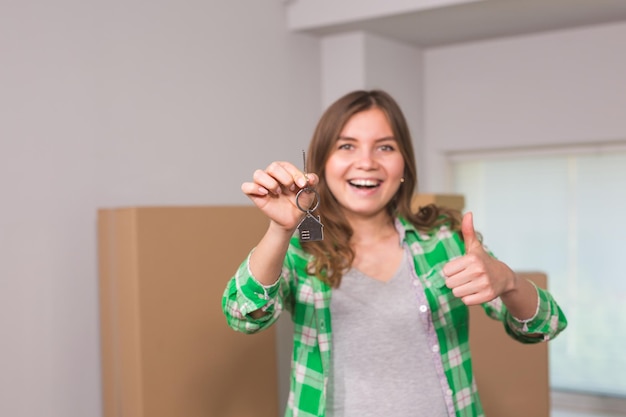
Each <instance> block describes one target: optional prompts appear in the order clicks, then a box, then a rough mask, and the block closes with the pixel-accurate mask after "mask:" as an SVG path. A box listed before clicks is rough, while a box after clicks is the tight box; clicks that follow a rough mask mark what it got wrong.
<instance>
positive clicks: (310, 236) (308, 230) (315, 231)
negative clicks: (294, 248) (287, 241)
mask: <svg viewBox="0 0 626 417" xmlns="http://www.w3.org/2000/svg"><path fill="white" fill-rule="evenodd" d="M298 231H299V232H300V241H301V242H314V241H317V240H323V239H324V225H323V224H322V222H321V221H320V216H317V217H315V216H314V215H312V214H311V213H310V212H307V214H306V216H304V219H302V220H301V221H300V224H298Z"/></svg>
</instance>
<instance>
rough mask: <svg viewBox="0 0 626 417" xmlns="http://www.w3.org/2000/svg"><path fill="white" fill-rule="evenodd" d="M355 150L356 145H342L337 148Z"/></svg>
mask: <svg viewBox="0 0 626 417" xmlns="http://www.w3.org/2000/svg"><path fill="white" fill-rule="evenodd" d="M353 148H354V145H352V144H351V143H340V144H339V146H337V149H343V150H350V149H353Z"/></svg>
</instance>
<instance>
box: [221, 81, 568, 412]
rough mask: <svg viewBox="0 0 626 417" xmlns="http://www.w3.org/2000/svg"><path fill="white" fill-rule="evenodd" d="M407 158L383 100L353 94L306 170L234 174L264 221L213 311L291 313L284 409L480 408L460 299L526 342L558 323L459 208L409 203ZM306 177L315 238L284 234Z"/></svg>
mask: <svg viewBox="0 0 626 417" xmlns="http://www.w3.org/2000/svg"><path fill="white" fill-rule="evenodd" d="M414 160H415V158H414V154H413V149H412V143H411V137H410V134H409V130H408V127H407V123H406V121H405V119H404V116H403V115H402V112H401V110H400V108H399V107H398V105H397V103H396V102H395V101H394V100H393V98H392V97H390V96H389V95H388V94H387V93H385V92H383V91H355V92H352V93H349V94H347V95H345V96H344V97H342V98H340V99H339V100H337V101H336V102H335V103H333V104H332V105H331V106H330V107H329V108H328V109H327V111H326V112H325V113H324V114H323V115H322V117H321V119H320V121H319V123H318V125H317V128H316V130H315V133H314V135H313V139H312V141H311V143H310V146H309V150H308V160H307V167H308V170H310V171H311V172H309V173H304V172H302V171H301V170H300V169H298V168H297V167H296V166H294V165H293V164H291V163H288V162H274V163H272V164H271V165H270V166H269V167H267V169H265V170H257V171H256V172H255V173H254V175H253V180H252V181H251V182H246V183H244V184H242V187H241V188H242V191H243V192H244V193H245V194H246V195H247V196H248V197H249V198H250V199H251V200H252V201H253V202H254V204H255V205H256V206H257V207H258V208H259V209H260V210H262V211H263V213H265V214H266V215H267V217H268V218H269V220H270V224H269V227H268V229H267V232H266V234H265V235H264V236H263V238H262V239H261V241H260V242H259V243H258V245H257V246H256V248H255V249H253V250H252V252H251V253H250V255H249V257H248V259H247V260H246V261H245V262H244V263H243V264H242V265H241V266H240V268H239V269H238V271H237V273H236V275H235V276H234V277H233V278H232V279H231V280H230V282H229V283H228V286H227V288H226V291H225V293H224V297H223V309H224V313H225V315H226V317H227V320H228V323H229V325H230V326H231V327H233V328H234V329H236V330H239V331H243V332H247V333H253V332H256V331H259V330H262V329H265V328H267V327H269V326H270V325H271V324H272V323H274V322H275V320H276V319H277V318H278V316H279V314H280V313H281V312H282V311H283V309H285V308H286V309H287V310H289V311H290V312H291V314H292V317H293V320H294V323H295V330H294V341H293V342H294V344H293V360H292V370H291V390H290V395H289V400H288V404H287V411H286V415H287V416H299V417H303V416H306V417H308V416H327V417H338V416H345V417H348V416H358V417H364V416H428V417H440V416H481V415H482V408H481V405H480V400H479V398H478V394H477V392H476V386H475V383H474V378H473V375H472V367H471V358H470V353H469V343H468V311H467V306H468V305H473V304H482V305H483V307H484V309H485V311H486V312H487V313H488V314H489V315H490V316H492V317H493V318H495V319H498V320H500V321H502V322H503V323H504V326H505V329H506V331H507V332H508V333H509V334H510V335H511V336H513V337H514V338H516V339H518V340H520V341H521V342H525V343H535V342H539V341H545V340H549V339H551V338H553V337H555V336H556V335H557V334H558V333H559V332H560V331H561V330H563V329H564V328H565V326H566V319H565V317H564V315H563V313H562V312H561V310H560V308H559V307H558V305H557V304H556V302H555V301H554V300H553V298H552V297H551V295H550V294H549V293H547V292H546V291H544V290H541V289H538V288H536V287H535V286H534V284H532V283H531V282H529V281H527V280H525V279H522V278H519V277H518V276H516V275H515V273H513V271H512V270H511V269H510V268H509V267H508V266H507V265H506V264H504V263H502V262H500V261H498V260H497V259H495V258H494V257H493V256H491V255H490V254H489V253H488V252H487V251H486V250H485V249H484V248H483V246H482V244H481V242H480V240H479V239H478V238H477V235H476V232H475V231H474V226H473V220H472V215H471V213H466V214H465V215H464V216H463V218H462V219H460V215H458V214H457V213H455V212H453V211H451V210H447V209H443V208H438V207H436V206H434V205H431V206H427V207H424V208H422V209H420V210H419V211H418V212H417V213H413V212H412V211H411V208H410V203H411V197H412V195H413V193H414V192H415V188H416V169H415V162H414ZM306 187H311V188H314V189H315V190H316V191H317V193H318V195H319V213H320V215H321V221H322V223H323V224H324V239H323V240H322V241H315V242H300V241H299V239H298V237H297V233H295V231H296V227H297V226H298V224H299V222H300V220H301V219H302V217H303V212H302V211H301V210H300V208H302V207H309V205H315V204H317V201H316V200H317V199H316V195H315V193H311V192H306V191H304V192H301V193H300V194H299V195H298V192H299V191H300V190H302V189H304V188H306ZM297 195H298V197H296V196H297ZM297 198H298V200H297ZM314 200H315V201H314ZM298 206H300V208H299V207H298ZM331 319H332V320H331Z"/></svg>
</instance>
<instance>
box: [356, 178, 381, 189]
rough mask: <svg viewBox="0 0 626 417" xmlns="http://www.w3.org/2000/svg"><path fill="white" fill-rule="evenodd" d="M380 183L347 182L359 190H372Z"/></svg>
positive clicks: (368, 180)
mask: <svg viewBox="0 0 626 417" xmlns="http://www.w3.org/2000/svg"><path fill="white" fill-rule="evenodd" d="M381 183H382V181H379V180H370V179H358V180H349V181H348V184H350V185H351V186H353V187H356V188H359V189H372V188H376V187H380V184H381Z"/></svg>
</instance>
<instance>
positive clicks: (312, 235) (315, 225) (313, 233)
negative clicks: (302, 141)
mask: <svg viewBox="0 0 626 417" xmlns="http://www.w3.org/2000/svg"><path fill="white" fill-rule="evenodd" d="M302 159H303V165H304V177H305V178H306V180H307V183H308V181H309V177H308V176H307V174H306V172H307V170H306V154H305V153H304V151H302ZM303 192H305V193H314V194H315V197H316V200H315V202H314V203H313V205H312V206H311V207H308V208H306V209H305V208H303V207H302V206H301V205H300V196H301V195H302V193H303ZM319 204H320V195H319V193H318V192H317V191H315V190H314V189H313V188H311V187H309V186H308V185H307V186H306V187H304V188H302V189H301V190H300V191H298V194H296V206H298V208H299V209H300V210H301V211H302V212H304V213H306V215H305V216H304V218H303V219H302V220H300V223H299V224H298V232H299V234H300V241H301V242H315V241H319V240H324V225H323V224H322V222H321V220H320V216H314V215H313V214H312V212H313V211H315V209H317V206H319Z"/></svg>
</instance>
